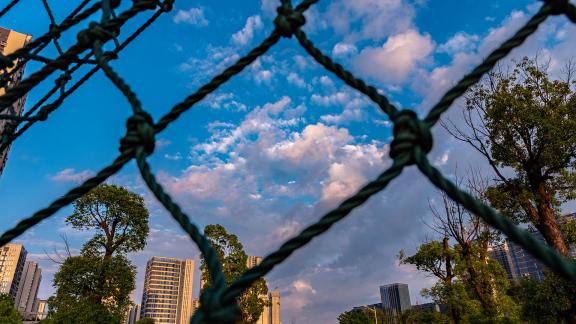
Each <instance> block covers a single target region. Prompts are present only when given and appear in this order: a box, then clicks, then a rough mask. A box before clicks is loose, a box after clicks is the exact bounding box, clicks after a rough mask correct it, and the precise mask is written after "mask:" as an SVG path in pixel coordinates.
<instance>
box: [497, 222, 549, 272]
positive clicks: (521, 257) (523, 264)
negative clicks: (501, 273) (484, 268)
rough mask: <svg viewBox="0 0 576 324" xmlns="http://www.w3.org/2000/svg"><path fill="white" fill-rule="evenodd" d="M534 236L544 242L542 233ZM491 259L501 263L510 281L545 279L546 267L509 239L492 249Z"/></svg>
mask: <svg viewBox="0 0 576 324" xmlns="http://www.w3.org/2000/svg"><path fill="white" fill-rule="evenodd" d="M534 236H535V237H536V238H538V239H540V240H541V241H544V238H543V237H542V235H541V234H540V233H534ZM490 257H491V258H492V259H494V260H496V261H498V263H500V265H501V266H502V268H504V270H506V273H507V274H508V278H509V279H518V278H522V277H532V278H534V279H536V280H539V281H541V280H543V279H544V265H543V264H542V263H540V261H538V260H536V258H534V257H533V256H532V255H530V254H529V253H528V252H526V250H524V249H523V248H522V247H521V246H520V245H518V244H516V243H514V242H512V241H511V240H509V239H506V240H505V241H504V242H503V243H501V244H499V245H497V246H493V247H490Z"/></svg>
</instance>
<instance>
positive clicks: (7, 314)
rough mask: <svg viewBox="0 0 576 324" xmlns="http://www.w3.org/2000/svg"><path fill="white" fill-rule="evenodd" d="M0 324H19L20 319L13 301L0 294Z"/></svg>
mask: <svg viewBox="0 0 576 324" xmlns="http://www.w3.org/2000/svg"><path fill="white" fill-rule="evenodd" d="M0 323H3V324H20V323H22V319H21V318H20V314H19V313H18V311H17V310H16V308H14V301H13V300H12V298H11V297H10V296H8V295H6V294H0Z"/></svg>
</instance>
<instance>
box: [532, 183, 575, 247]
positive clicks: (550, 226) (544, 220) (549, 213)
mask: <svg viewBox="0 0 576 324" xmlns="http://www.w3.org/2000/svg"><path fill="white" fill-rule="evenodd" d="M536 197H537V206H538V216H539V219H538V220H539V221H538V222H537V223H536V228H537V229H538V231H540V233H541V234H542V236H544V239H545V240H546V242H547V243H548V244H549V245H550V246H552V247H553V248H555V249H556V250H558V251H559V252H560V253H562V254H564V255H568V247H567V246H566V242H564V238H563V237H562V232H560V228H559V227H558V224H557V223H556V217H555V216H554V210H553V209H552V207H550V200H551V196H550V194H549V193H548V190H547V189H546V186H545V184H544V183H543V182H540V183H539V184H538V186H537V191H536Z"/></svg>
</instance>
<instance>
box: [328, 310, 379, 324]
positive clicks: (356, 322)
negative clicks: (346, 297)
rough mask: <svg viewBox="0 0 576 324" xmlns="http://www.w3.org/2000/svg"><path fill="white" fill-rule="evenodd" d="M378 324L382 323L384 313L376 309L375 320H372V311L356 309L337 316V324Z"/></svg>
mask: <svg viewBox="0 0 576 324" xmlns="http://www.w3.org/2000/svg"><path fill="white" fill-rule="evenodd" d="M376 320H377V321H378V323H379V324H382V323H383V320H384V313H383V312H382V310H381V309H379V308H376V318H374V309H370V308H361V309H359V308H356V309H352V310H349V311H347V312H344V313H342V314H340V315H338V323H339V324H375V323H376Z"/></svg>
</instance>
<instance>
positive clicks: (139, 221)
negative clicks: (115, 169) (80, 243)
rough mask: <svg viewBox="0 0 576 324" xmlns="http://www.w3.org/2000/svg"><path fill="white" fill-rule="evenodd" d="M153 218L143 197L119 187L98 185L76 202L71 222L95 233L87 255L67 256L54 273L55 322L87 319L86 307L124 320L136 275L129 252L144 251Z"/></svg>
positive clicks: (111, 319)
mask: <svg viewBox="0 0 576 324" xmlns="http://www.w3.org/2000/svg"><path fill="white" fill-rule="evenodd" d="M148 217H149V214H148V210H147V209H146V207H145V205H144V199H143V198H142V197H141V196H139V195H138V194H136V193H133V192H130V191H129V190H127V189H126V188H123V187H120V186H115V185H108V184H104V185H101V186H98V187H96V188H95V189H93V190H92V191H90V192H89V193H88V194H86V195H84V196H83V197H81V198H79V199H78V200H77V201H76V202H75V203H74V212H73V214H72V215H70V216H68V217H67V218H66V222H67V223H68V224H70V225H72V227H73V228H75V229H78V230H87V231H91V232H93V233H95V234H94V236H93V237H92V238H91V239H90V240H89V241H88V242H86V244H85V245H84V247H83V248H82V251H81V254H80V255H79V256H74V257H69V258H67V259H66V260H65V261H64V262H63V263H62V265H61V267H60V270H59V271H58V273H56V275H55V276H54V280H53V286H54V287H55V288H56V295H55V296H54V297H52V298H51V299H50V300H49V308H50V310H51V314H50V318H51V319H52V320H54V321H55V322H63V323H65V322H66V321H67V319H74V318H75V317H76V318H83V317H77V316H79V315H77V314H76V313H77V312H82V309H84V308H86V314H92V315H94V316H92V315H91V316H92V317H93V318H94V320H95V321H98V320H100V321H103V320H104V319H106V320H105V322H107V323H116V322H121V321H122V320H123V318H124V316H125V313H126V310H127V309H128V307H129V306H130V299H129V295H130V293H131V291H132V290H133V289H134V286H135V275H136V271H135V267H134V266H133V265H132V264H131V262H130V261H129V260H128V259H127V257H126V253H128V252H134V251H139V250H142V249H144V247H145V245H146V238H147V236H148V232H149V228H148ZM96 315H97V316H96ZM87 318H90V317H87ZM88 323H92V322H88Z"/></svg>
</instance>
